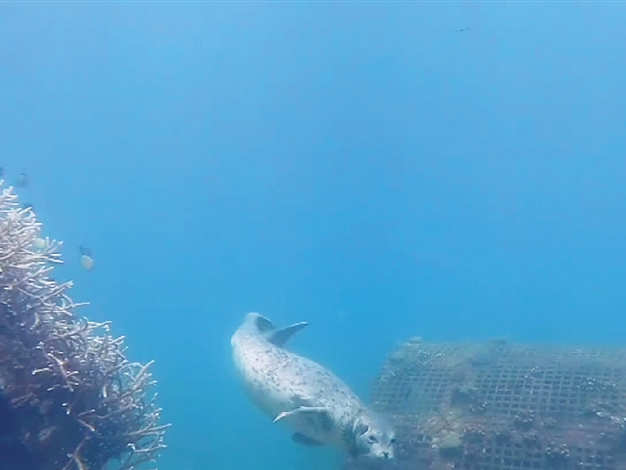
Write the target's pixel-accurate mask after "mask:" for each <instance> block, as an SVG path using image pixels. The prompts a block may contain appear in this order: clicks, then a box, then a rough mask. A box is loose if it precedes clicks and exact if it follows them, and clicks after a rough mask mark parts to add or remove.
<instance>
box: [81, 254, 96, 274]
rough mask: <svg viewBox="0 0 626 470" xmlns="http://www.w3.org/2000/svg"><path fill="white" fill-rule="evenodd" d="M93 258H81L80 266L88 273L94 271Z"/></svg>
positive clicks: (83, 256)
mask: <svg viewBox="0 0 626 470" xmlns="http://www.w3.org/2000/svg"><path fill="white" fill-rule="evenodd" d="M93 264H94V262H93V258H92V257H91V256H89V255H82V256H81V257H80V265H81V266H82V267H83V268H84V269H86V270H87V271H91V270H92V269H93Z"/></svg>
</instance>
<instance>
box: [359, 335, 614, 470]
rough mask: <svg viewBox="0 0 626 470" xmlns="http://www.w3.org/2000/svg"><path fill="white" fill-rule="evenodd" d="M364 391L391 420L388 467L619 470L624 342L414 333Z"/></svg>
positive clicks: (417, 469)
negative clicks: (462, 338)
mask: <svg viewBox="0 0 626 470" xmlns="http://www.w3.org/2000/svg"><path fill="white" fill-rule="evenodd" d="M372 401H373V405H374V407H375V408H376V409H377V410H379V411H381V412H384V413H387V414H389V415H391V416H392V418H393V419H394V422H395V424H396V428H397V439H398V462H399V463H395V464H394V465H395V468H402V469H411V470H422V469H424V470H527V469H537V470H549V469H558V470H626V349H592V348H567V347H557V346H528V345H521V344H514V343H509V342H507V341H504V340H496V341H491V342H488V343H480V344H477V343H468V344H444V343H442V344H435V343H424V342H422V341H421V340H419V339H413V340H410V341H408V342H406V343H404V344H402V345H401V346H400V347H399V348H398V349H397V350H395V351H394V352H392V353H391V354H390V355H389V356H388V357H387V361H386V363H385V364H384V366H383V368H382V370H381V373H380V376H379V377H378V379H377V380H376V381H375V383H374V386H373V390H372ZM351 468H358V466H357V467H354V466H353V467H351Z"/></svg>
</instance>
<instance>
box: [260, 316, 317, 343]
mask: <svg viewBox="0 0 626 470" xmlns="http://www.w3.org/2000/svg"><path fill="white" fill-rule="evenodd" d="M307 325H308V323H307V322H304V321H303V322H300V323H295V324H293V325H291V326H288V327H286V328H281V329H280V330H275V331H273V332H272V333H270V334H269V336H268V337H267V340H268V341H269V342H270V343H272V344H274V345H276V346H278V347H282V346H283V345H284V344H285V343H286V342H287V340H288V339H289V338H291V337H292V336H293V335H294V334H296V333H297V332H298V331H300V330H301V329H302V328H304V327H305V326H307Z"/></svg>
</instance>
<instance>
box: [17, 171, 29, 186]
mask: <svg viewBox="0 0 626 470" xmlns="http://www.w3.org/2000/svg"><path fill="white" fill-rule="evenodd" d="M26 185H28V175H27V174H26V173H20V174H19V176H18V177H17V180H16V181H15V186H17V187H18V188H25V187H26Z"/></svg>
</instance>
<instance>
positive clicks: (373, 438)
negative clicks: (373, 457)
mask: <svg viewBox="0 0 626 470" xmlns="http://www.w3.org/2000/svg"><path fill="white" fill-rule="evenodd" d="M367 439H368V440H369V441H370V442H371V443H372V444H373V443H375V442H377V441H378V439H376V436H370V437H368V438H367Z"/></svg>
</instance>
